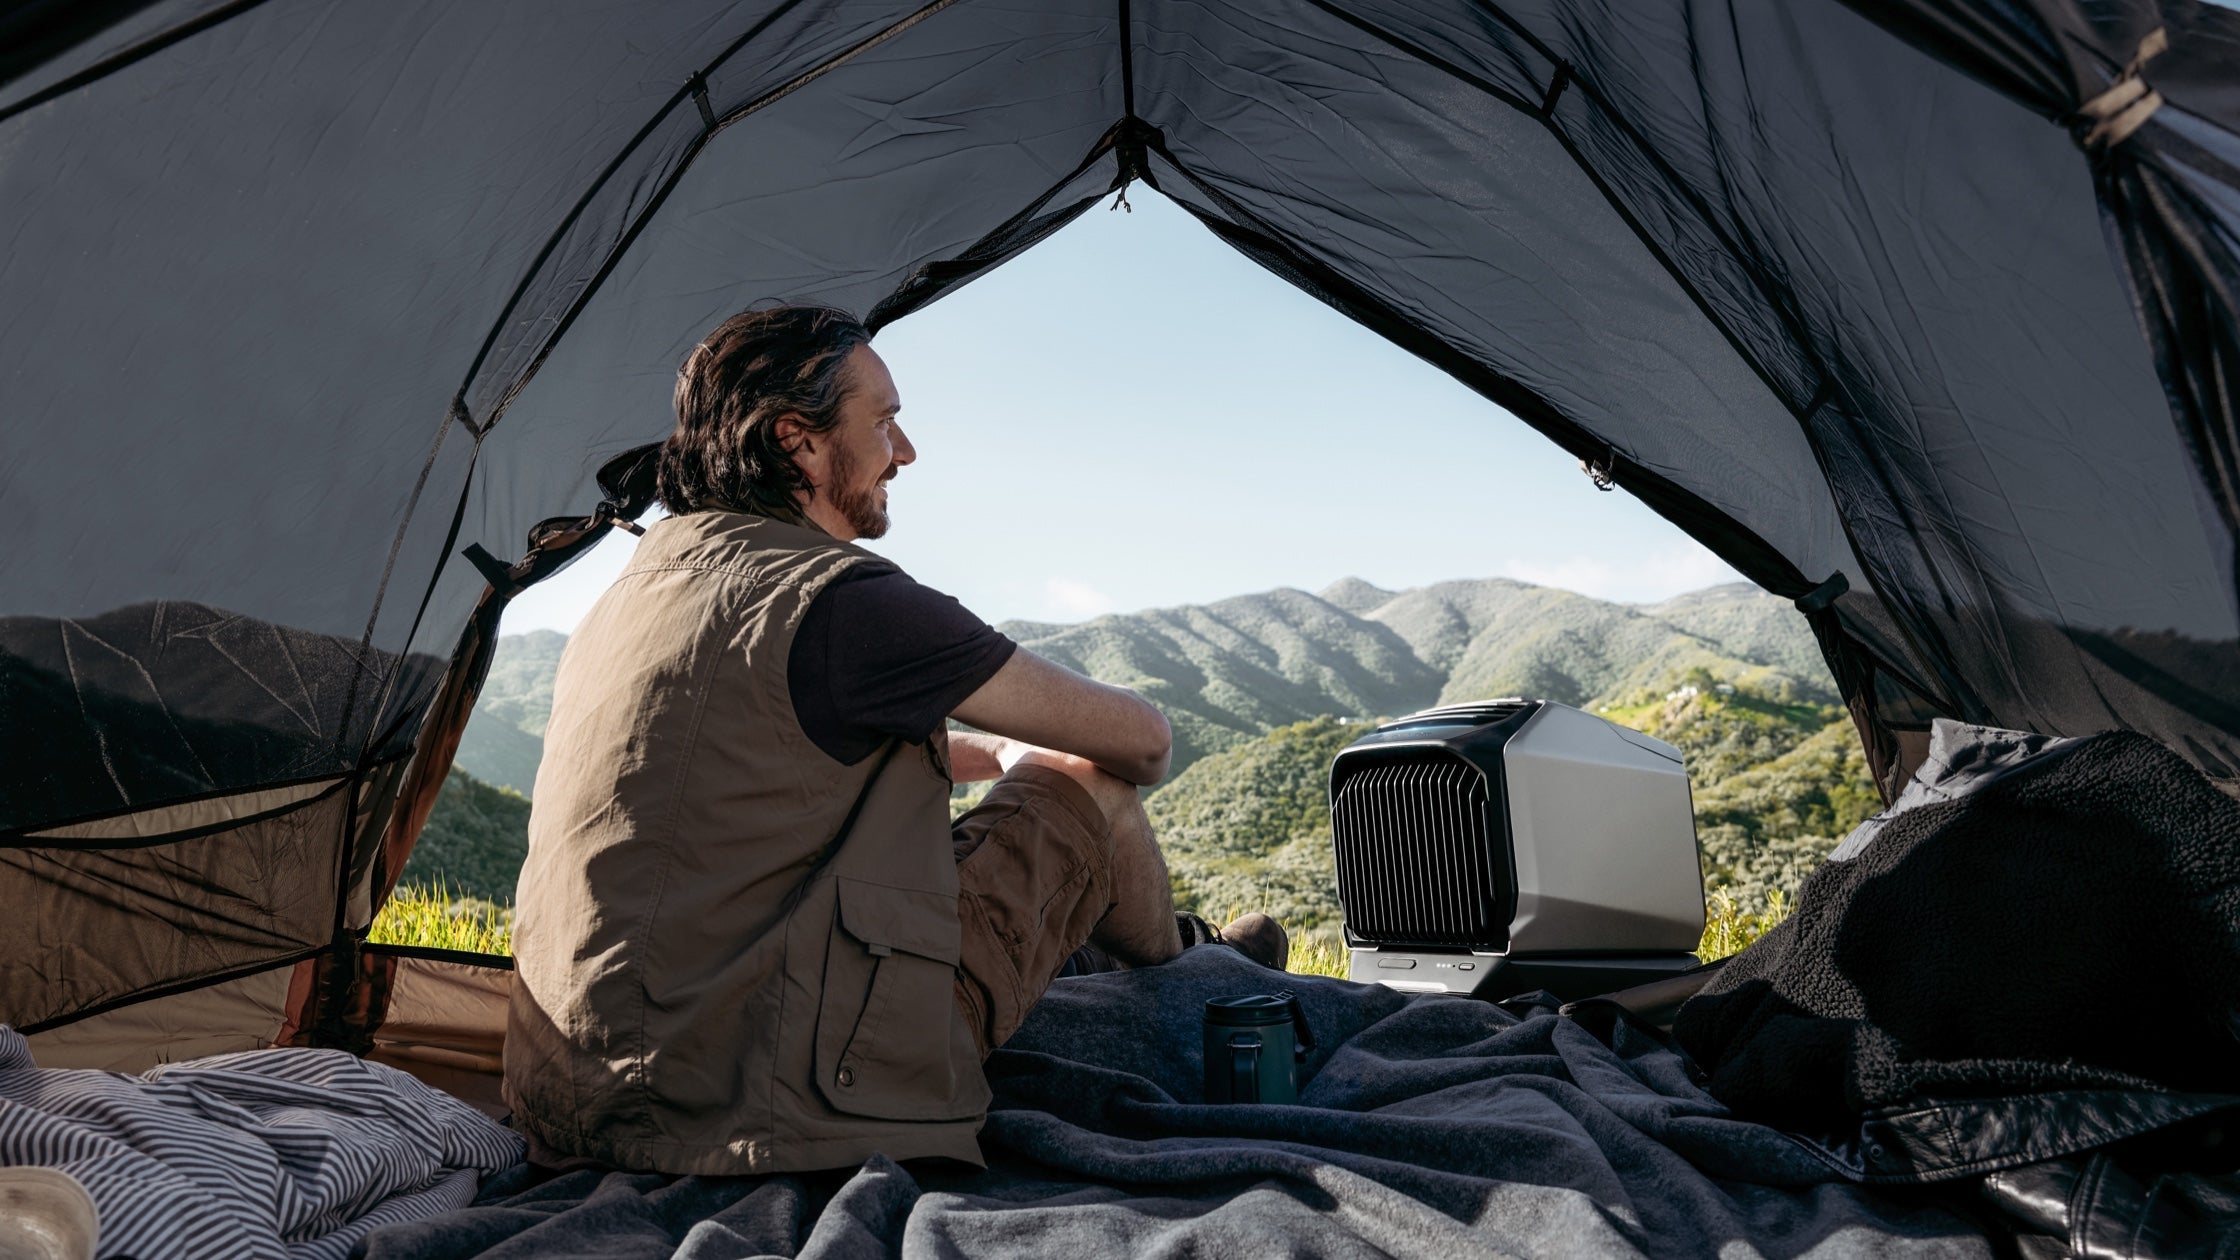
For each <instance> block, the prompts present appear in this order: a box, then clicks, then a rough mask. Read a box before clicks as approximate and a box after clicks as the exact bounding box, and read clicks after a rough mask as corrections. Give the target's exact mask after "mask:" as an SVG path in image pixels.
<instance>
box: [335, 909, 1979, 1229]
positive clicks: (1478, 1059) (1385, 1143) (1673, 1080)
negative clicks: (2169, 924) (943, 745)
mask: <svg viewBox="0 0 2240 1260" xmlns="http://www.w3.org/2000/svg"><path fill="white" fill-rule="evenodd" d="M1279 987H1283V988H1290V989H1292V990H1293V991H1294V992H1296V993H1298V994H1299V995H1300V997H1301V999H1302V1001H1303V1002H1304V1003H1305V1006H1306V1010H1307V1014H1308V1018H1309V1022H1310V1023H1311V1024H1312V1026H1313V1028H1314V1032H1315V1037H1316V1040H1317V1044H1318V1049H1317V1050H1316V1051H1315V1052H1314V1053H1313V1055H1312V1056H1310V1058H1309V1060H1308V1062H1307V1065H1306V1079H1305V1081H1304V1085H1303V1089H1302V1092H1301V1097H1300V1105H1298V1106H1293V1107H1281V1106H1208V1105H1205V1104H1204V1103H1202V1102H1201V1101H1200V1099H1201V1097H1202V1091H1203V1084H1202V1075H1201V1066H1200V1063H1199V1057H1200V1054H1201V1050H1200V1045H1201V1041H1200V1034H1199V1021H1200V1014H1201V1011H1202V1009H1203V1006H1204V1003H1205V1000H1206V999H1207V998H1210V997H1217V996H1225V995H1233V994H1240V993H1254V992H1270V991H1273V990H1275V989H1277V988H1279ZM1513 1005H1516V1009H1515V1010H1503V1009H1501V1008H1498V1007H1495V1006H1491V1005H1487V1004H1485V1003H1482V1002H1476V1001H1472V1000H1468V999H1463V998H1448V997H1435V996H1419V997H1411V996H1404V995H1402V994H1399V993H1396V992H1394V991H1392V990H1389V989H1385V988H1381V987H1378V986H1372V985H1356V984H1349V983H1346V982H1344V981H1339V980H1324V979H1317V978H1313V977H1305V976H1285V975H1278V974H1275V973H1272V972H1269V971H1266V970H1263V969H1261V968H1259V967H1257V966H1255V965H1253V964H1252V963H1251V962H1249V961H1247V960H1245V959H1244V958H1242V957H1241V956H1239V955H1238V954H1236V953H1235V952H1234V951H1231V950H1228V949H1225V948H1222V947H1220V946H1201V947H1199V948H1196V949H1191V950H1188V951H1185V952H1184V953H1183V955H1182V956H1181V957H1180V958H1178V959H1176V960H1175V961H1173V962H1171V963H1168V964H1166V965H1165V966H1161V967H1154V968H1146V969H1144V970H1140V971H1125V972H1114V973H1108V974H1102V975H1094V976H1084V977H1077V978H1071V979H1065V980H1061V981H1059V982H1057V983H1056V984H1055V985H1053V986H1052V987H1051V989H1050V991H1049V992H1048V993H1047V994H1046V995H1045V996H1044V998H1043V1000H1042V1002H1041V1003H1040V1005H1038V1006H1037V1007H1036V1008H1035V1011H1034V1013H1033V1015H1032V1016H1030V1017H1029V1019H1028V1020H1027V1023H1026V1024H1025V1026H1024V1027H1022V1028H1021V1029H1020V1031H1019V1033H1018V1034H1017V1035H1016V1036H1015V1037H1014V1038H1013V1039H1012V1040H1011V1042H1010V1043H1009V1044H1008V1045H1006V1046H1005V1047H1004V1048H1003V1049H1002V1050H999V1051H998V1052H997V1053H996V1054H995V1055H994V1056H993V1057H992V1058H991V1059H990V1060H989V1064H988V1069H989V1079H990V1083H991V1084H992V1085H993V1086H994V1088H995V1094H996V1102H995V1109H994V1111H993V1112H992V1113H991V1114H990V1115H989V1117H988V1122H987V1126H986V1128H985V1129H984V1130H983V1131H982V1134H981V1146H982V1149H983V1151H984V1152H985V1154H986V1155H987V1156H988V1159H989V1167H988V1168H987V1169H986V1170H985V1171H981V1170H975V1169H970V1168H967V1167H964V1166H962V1165H956V1164H948V1163H943V1162H940V1161H915V1162H913V1163H912V1164H911V1165H910V1166H908V1167H903V1166H900V1165H897V1164H895V1163H894V1162H892V1161H889V1160H886V1159H883V1158H874V1159H872V1160H870V1161H868V1162H866V1163H865V1164H864V1165H863V1166H861V1167H860V1168H853V1169H841V1170H837V1171H835V1172H833V1173H830V1174H819V1175H811V1176H771V1177H748V1178H716V1177H684V1178H671V1177H663V1176H654V1175H638V1174H629V1173H619V1172H615V1173H605V1174H601V1173H598V1172H590V1171H586V1172H576V1173H570V1174H566V1175H563V1176H560V1177H557V1178H554V1179H552V1180H548V1181H543V1182H541V1183H539V1182H536V1181H535V1180H534V1179H533V1178H532V1177H531V1176H530V1175H529V1173H528V1170H526V1169H519V1170H515V1171H514V1172H510V1173H507V1174H504V1175H503V1176H501V1177H500V1178H497V1179H494V1180H493V1181H492V1182H491V1183H490V1184H489V1185H488V1186H487V1187H486V1188H485V1192H484V1194H483V1196H482V1197H481V1199H480V1200H479V1201H478V1203H477V1204H476V1206H474V1207H471V1208H467V1209H465V1210H462V1211H458V1212H453V1213H450V1214H448V1215H446V1216H443V1217H439V1218H436V1219H433V1220H429V1221H422V1222H419V1223H416V1224H411V1225H401V1226H393V1227H389V1228H385V1229H381V1230H377V1231H375V1232H374V1233H373V1234H372V1235H371V1236H370V1237H369V1238H368V1239H367V1240H366V1244H365V1247H364V1253H363V1254H364V1255H365V1256H367V1257H368V1258H369V1260H467V1258H469V1257H473V1258H474V1260H520V1258H525V1257H532V1256H551V1255H567V1256H597V1257H602V1258H612V1260H623V1258H631V1260H637V1258H644V1260H744V1258H745V1257H759V1256H765V1255H784V1256H792V1255H801V1256H809V1257H824V1258H832V1257H859V1256H865V1257H868V1256H926V1257H934V1256H942V1257H948V1256H972V1257H976V1258H980V1257H988V1258H993V1260H1002V1258H1006V1257H1019V1258H1021V1260H1025V1258H1028V1257H1034V1258H1041V1257H1052V1256H1065V1257H1099V1256H1113V1257H1123V1256H1126V1257H1133V1256H1186V1255H1221V1256H1253V1257H1258V1256H1286V1255H1288V1256H1341V1257H1344V1256H1361V1257H1370V1256H1379V1257H1382V1256H1397V1257H1420V1258H1422V1260H1461V1258H1462V1257H1477V1256H1497V1255H1516V1256H1556V1257H1562V1256H1576V1257H1595V1258H1596V1260H1601V1258H1603V1257H1615V1256H1674V1257H1678V1256H1691V1257H1692V1256H1701V1255H1705V1254H1711V1253H1714V1252H1716V1253H1718V1254H1721V1255H1725V1256H1733V1257H1748V1256H1780V1257H1784V1258H1786V1257H1796V1256H1808V1255H1809V1256H1831V1255H1870V1254H1871V1255H1894V1254H1903V1255H1919V1256H1988V1255H1990V1254H1992V1247H1991V1244H1989V1243H1988V1242H1987V1241H1986V1240H1985V1239H1984V1238H1983V1237H1982V1236H1981V1234H1980V1231H1979V1228H1978V1227H1977V1226H1976V1225H1975V1224H1974V1223H1972V1222H1971V1221H1970V1220H1969V1219H1968V1218H1967V1217H1966V1216H1964V1215H1962V1214H1961V1213H1960V1212H1957V1211H1954V1210H1952V1209H1951V1208H1950V1207H1948V1206H1946V1200H1944V1199H1942V1198H1940V1197H1939V1196H1938V1195H1937V1194H1935V1193H1926V1194H1925V1193H1921V1192H1904V1191H1892V1190H1875V1189H1870V1188H1863V1187H1860V1186H1857V1185H1853V1184H1850V1183H1849V1182H1846V1181H1844V1180H1842V1179H1841V1177H1840V1175H1839V1174H1838V1173H1837V1172H1836V1171H1835V1170H1834V1169H1833V1168H1832V1167H1831V1165H1830V1164H1829V1163H1828V1161H1827V1160H1826V1159H1824V1158H1822V1157H1821V1156H1820V1155H1819V1154H1817V1153H1815V1152H1814V1151H1813V1150H1812V1149H1811V1148H1810V1147H1807V1146H1806V1145H1804V1144H1803V1143H1800V1142H1797V1141H1796V1140H1794V1139H1792V1138H1789V1137H1786V1136H1784V1135H1782V1134H1780V1133H1778V1132H1776V1131H1774V1130H1773V1129H1770V1128H1767V1127H1765V1126H1762V1125H1758V1124H1751V1123H1747V1122H1743V1121H1739V1120H1736V1119H1735V1118H1734V1117H1733V1116H1732V1115H1731V1114H1730V1113H1729V1112H1728V1110H1727V1108H1726V1107H1725V1106H1724V1105H1722V1104H1721V1103H1719V1102H1718V1101H1717V1100H1716V1099H1714V1098H1712V1097H1711V1096H1710V1095H1709V1094H1708V1093H1706V1092H1705V1091H1704V1090H1703V1089H1702V1088H1701V1086H1699V1085H1697V1084H1696V1083H1695V1082H1694V1081H1693V1080H1692V1079H1691V1078H1690V1076H1689V1072H1688V1068H1687V1065H1686V1062H1685V1061H1684V1060H1683V1059H1682V1058H1681V1056H1680V1055H1679V1054H1678V1053H1677V1052H1675V1051H1674V1050H1673V1049H1672V1048H1670V1047H1669V1046H1668V1045H1666V1044H1664V1043H1663V1042H1661V1041H1659V1040H1657V1039H1656V1038H1655V1037H1654V1036H1652V1035H1650V1034H1648V1033H1644V1032H1642V1031H1640V1030H1639V1029H1636V1028H1634V1027H1631V1026H1628V1025H1622V1024H1621V1025H1620V1026H1618V1027H1617V1028H1616V1029H1615V1030H1614V1033H1613V1039H1612V1043H1611V1044H1609V1045H1606V1044H1604V1043H1603V1042H1601V1041H1598V1040H1596V1039H1595V1037H1594V1036H1592V1035H1590V1034H1589V1033H1588V1031H1587V1030H1586V1029H1585V1028H1583V1027H1581V1026H1580V1025H1579V1024H1577V1023H1575V1022H1573V1021H1571V1020H1569V1019H1565V1018H1562V1017H1560V1016H1558V1015H1557V1014H1555V1012H1554V1010H1553V1008H1552V1006H1550V1005H1546V1004H1541V1005H1520V1004H1513Z"/></svg>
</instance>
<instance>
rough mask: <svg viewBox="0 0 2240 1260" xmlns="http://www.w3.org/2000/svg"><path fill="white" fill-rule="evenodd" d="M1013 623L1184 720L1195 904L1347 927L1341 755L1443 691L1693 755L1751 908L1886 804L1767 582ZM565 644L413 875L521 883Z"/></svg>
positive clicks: (1429, 591)
mask: <svg viewBox="0 0 2240 1260" xmlns="http://www.w3.org/2000/svg"><path fill="white" fill-rule="evenodd" d="M1000 628H1001V629H1003V630H1004V631H1005V632H1006V633H1008V634H1010V635H1011V636H1012V637H1014V638H1016V639H1018V640H1019V641H1020V642H1022V643H1024V644H1026V645H1027V646H1029V647H1031V648H1033V649H1034V650H1035V651H1037V652H1039V653H1041V654H1043V655H1045V656H1048V657H1050V658H1051V659H1053V660H1056V661H1058V662H1060V663H1061V664H1064V665H1066V666H1068V667H1070V668H1073V669H1077V670H1080V671H1082V672H1083V673H1086V674H1089V675H1091V676H1093V677H1096V678H1100V679H1103V680H1105V681H1108V682H1117V683H1124V684H1126V685H1129V686H1132V687H1135V688H1137V689H1139V690H1140V691H1142V692H1143V693H1144V694H1145V695H1146V696H1147V697H1149V698H1150V699H1152V701H1153V702H1154V703H1156V704H1158V705H1159V706H1160V707H1161V709H1162V710H1164V711H1165V712H1166V713H1167V715H1168V717H1169V719H1170V720H1171V721H1172V722H1173V724H1174V728H1175V735H1176V753H1175V769H1174V772H1173V773H1172V774H1171V775H1170V777H1169V778H1168V780H1167V782H1166V783H1165V784H1163V785H1161V786H1160V787H1159V788H1158V789H1157V790H1156V791H1153V792H1152V793H1150V794H1149V795H1148V796H1147V797H1146V808H1147V809H1148V810H1149V811H1150V812H1151V815H1152V819H1153V822H1154V825H1155V826H1156V827H1157V828H1158V829H1159V834H1160V835H1161V837H1162V840H1163V843H1164V844H1165V846H1166V848H1167V851H1168V855H1169V859H1170V864H1171V867H1172V874H1173V877H1174V883H1175V888H1176V891H1177V894H1178V896H1179V897H1180V898H1181V899H1182V900H1183V902H1184V903H1185V904H1186V905H1189V906H1191V907H1195V908H1197V909H1199V910H1200V911H1201V912H1202V913H1205V914H1207V915H1208V916H1209V917H1218V916H1220V915H1223V914H1226V913H1228V912H1230V911H1232V910H1238V909H1268V910H1271V911H1273V912H1275V913H1277V914H1278V915H1279V916H1281V917H1282V918H1283V919H1284V920H1285V921H1286V922H1287V923H1289V924H1291V925H1293V926H1294V927H1295V928H1297V929H1300V930H1302V931H1305V932H1306V933H1308V934H1310V935H1319V936H1323V937H1326V938H1327V937H1334V935H1335V933H1336V929H1337V922H1338V908H1337V905H1336V899H1335V891H1334V888H1333V885H1332V877H1333V872H1332V867H1331V859H1330V841H1329V814H1328V807H1327V803H1326V801H1325V799H1324V796H1325V791H1326V777H1325V776H1326V774H1327V772H1328V767H1329V763H1330V759H1331V757H1332V756H1334V755H1335V754H1336V752H1337V750H1338V749H1339V748H1341V747H1343V746H1344V745H1345V743H1347V742H1348V741H1349V740H1350V739H1352V738H1353V737H1354V736H1355V735H1357V734H1359V733H1360V731H1361V730H1362V727H1361V726H1360V725H1359V723H1361V722H1363V721H1366V720H1372V719H1375V718H1378V717H1381V716H1391V715H1396V714H1401V713H1407V712H1411V711H1414V710H1416V709H1420V708H1424V707H1427V706H1429V705H1431V704H1433V703H1439V702H1449V703H1451V702H1458V701H1463V700H1476V699H1485V698H1489V697H1493V696H1500V695H1527V696H1538V697H1543V698H1546V699H1551V700H1556V701H1559V702H1562V703H1567V704H1574V705H1578V706H1579V707H1581V708H1585V709H1588V710H1590V711H1598V712H1600V713H1602V714H1603V715H1604V716H1606V717H1609V718H1610V719H1611V720H1613V721H1618V722H1622V723H1625V724H1627V725H1631V726H1635V727H1638V728H1640V729H1642V730H1645V731H1648V732H1650V733H1652V734H1654V735H1657V736H1658V737H1659V738H1662V739H1664V740H1666V741H1668V742H1670V743H1672V744H1674V745H1675V746H1677V747H1679V748H1680V749H1681V750H1682V751H1683V752H1684V753H1685V754H1686V755H1687V758H1688V770H1689V776H1690V780H1691V783H1692V785H1693V789H1694V794H1695V806H1696V815H1697V832H1698V840H1699V843H1700V845H1701V847H1702V850H1703V857H1704V871H1705V875H1706V879H1707V882H1708V883H1709V884H1710V885H1711V886H1713V887H1725V888H1728V889H1730V890H1732V891H1733V892H1734V893H1735V894H1736V896H1737V897H1738V899H1741V900H1744V901H1746V902H1747V903H1748V904H1751V905H1756V904H1759V903H1760V901H1761V900H1762V896H1763V893H1764V891H1765V890H1767V889H1774V888H1779V889H1792V888H1794V887H1795V885H1796V883H1797V881H1798V880H1800V879H1801V878H1802V876H1803V873H1804V872H1805V871H1806V870H1809V869H1810V867H1811V866H1812V865H1814V864H1816V863H1817V862H1818V861H1819V860H1820V859H1821V858H1822V857H1824V856H1825V854H1826V853H1827V851H1828V850H1829V849H1830V848H1831V847H1833V845H1834V843H1835V841H1836V839H1837V838H1839V837H1841V836H1842V835H1843V834H1844V832H1845V831H1847V830H1848V829H1849V828H1850V826H1851V825H1853V824H1854V823H1856V822H1857V821H1858V820H1859V819H1860V818H1863V817H1864V816H1865V815H1866V814H1867V813H1869V812H1871V811H1872V810H1873V809H1874V808H1876V807H1877V805H1878V802H1877V800H1876V797H1875V793H1874V789H1873V786H1872V784H1871V783H1870V782H1869V781H1868V779H1867V777H1866V773H1865V766H1864V758H1863V756H1862V755H1861V754H1860V752H1859V750H1858V745H1857V739H1856V737H1855V736H1854V735H1853V733H1852V730H1851V724H1850V722H1849V720H1848V719H1847V718H1846V717H1845V716H1844V714H1843V711H1842V710H1841V709H1840V708H1839V707H1837V705H1836V704H1835V700H1836V697H1835V695H1834V687H1833V685H1832V682H1831V680H1830V679H1829V677H1828V674H1827V671H1826V668H1825V666H1824V665H1822V664H1821V661H1820V657H1819V649H1818V646H1817V644H1815V643H1814V641H1813V638H1812V634H1811V631H1810V630H1809V628H1807V627H1806V625H1805V623H1804V618H1803V617H1801V616H1800V615H1798V614H1797V613H1796V611H1795V610H1794V609H1793V608H1791V607H1790V606H1789V604H1788V603H1787V602H1786V601H1783V600H1779V599H1776V598H1774V597H1773V596H1770V595H1767V594H1765V593H1763V592H1761V591H1759V590H1757V589H1756V588H1754V587H1750V586H1741V585H1730V586H1721V587H1713V588H1711V589H1709V590H1704V591H1696V592H1693V593H1690V594H1688V595H1683V596H1680V597H1678V598H1676V599H1671V600H1666V601H1664V602H1663V603H1660V604H1651V605H1639V606H1635V605H1625V604H1613V603H1608V602H1605V601H1602V600H1595V599H1589V598H1587V597H1586V596H1583V595H1577V594H1573V593H1572V592H1569V591H1560V590H1554V589H1552V588H1548V587H1541V586H1534V585H1531V584H1529V583H1524V582H1515V581H1510V580H1507V579H1502V578H1493V579H1486V580H1481V581H1466V582H1442V583H1439V584H1437V585H1434V586H1428V587H1421V588H1417V589H1414V590H1407V591H1397V592H1395V591H1387V590H1383V589H1381V588H1379V587H1376V586H1373V585H1371V584H1370V583H1368V582H1364V581H1362V580H1360V579H1358V578H1347V579H1344V580H1342V581H1340V582H1337V583H1335V584H1333V585H1332V586H1330V587H1328V588H1326V589H1325V590H1324V591H1322V592H1321V593H1320V594H1309V593H1307V592H1305V591H1298V590H1289V589H1283V590H1275V591H1267V592H1262V593H1260V594H1255V595H1245V596H1239V597H1237V598H1234V599H1227V600H1222V601H1220V602H1218V603H1213V604H1206V605H1186V606H1182V607H1177V608H1164V609H1154V610H1151V611H1148V612H1140V613H1130V614H1125V615H1113V616H1106V617H1099V618H1097V619H1095V620H1093V621H1089V622H1084V623H1081V624H1078V625H1053V624H1049V623H1039V622H1008V623H1005V624H1004V625H1003V626H1002V627H1000ZM565 643H566V639H565V637H564V636H562V635H558V634H555V633H552V632H550V631H539V632H536V633H533V634H529V635H508V636H505V637H504V638H502V639H500V641H499V647H498V655H497V659H496V661H495V662H494V663H493V665H492V668H491V675H490V682H489V684H488V685H487V686H486V688H485V690H484V694H483V697H482V701H481V703H480V704H478V705H477V706H476V711H475V716H474V720H473V721H472V722H471V723H470V724H469V725H468V728H467V734H466V737H465V739H464V740H463V741H462V743H461V748H460V755H459V758H458V765H459V769H458V770H457V771H455V772H454V774H453V775H452V777H451V779H450V780H449V781H447V782H446V783H445V785H444V788H443V795H442V796H441V797H440V798H439V800H438V802H437V807H436V813H435V817H434V818H433V819H432V820H431V822H430V824H429V828H428V832H427V834H426V835H425V836H424V837H423V838H422V840H421V843H420V847H419V849H418V850H416V851H415V854H414V857H413V860H412V864H411V866H410V867H409V868H408V869H407V872H406V874H407V877H408V878H411V879H418V880H423V881H425V880H429V879H432V878H435V877H437V876H441V877H443V878H445V879H446V880H447V881H448V882H449V883H450V885H451V886H452V887H453V888H454V889H459V890H464V891H470V892H472V893H473V895H476V896H487V897H494V898H500V899H504V898H507V897H510V895H511V892H512V887H513V882H514V875H515V873H516V872H517V870H518V868H519V865H520V861H521V856H522V854H523V853H524V852H525V851H526V835H527V820H528V801H527V800H526V799H525V798H526V796H527V793H528V791H529V790H530V789H532V788H533V787H534V786H535V774H536V766H537V758H538V757H539V756H540V755H541V753H542V748H543V745H542V740H541V738H540V736H541V735H542V732H543V730H544V725H545V722H546V720H547V718H548V717H549V716H550V713H551V705H552V674H553V671H554V669H555V668H556V667H557V665H558V662H559V657H560V651H561V649H562V647H563V646H564V645H565ZM484 780H486V781H484ZM509 788H510V789H513V790H511V791H508V790H506V789H509ZM968 796H969V793H960V798H961V799H962V798H966V797H968Z"/></svg>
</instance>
